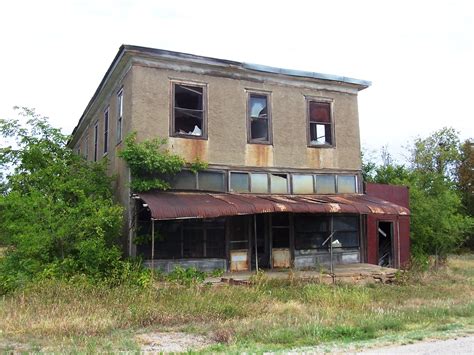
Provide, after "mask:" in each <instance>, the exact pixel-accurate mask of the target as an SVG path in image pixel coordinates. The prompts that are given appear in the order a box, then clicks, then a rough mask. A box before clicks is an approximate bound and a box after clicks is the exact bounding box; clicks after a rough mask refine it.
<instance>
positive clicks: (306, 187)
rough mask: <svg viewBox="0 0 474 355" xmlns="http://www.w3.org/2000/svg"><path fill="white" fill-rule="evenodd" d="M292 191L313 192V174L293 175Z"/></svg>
mask: <svg viewBox="0 0 474 355" xmlns="http://www.w3.org/2000/svg"><path fill="white" fill-rule="evenodd" d="M292 180H293V193H294V194H312V193H314V185H313V175H296V174H295V175H293V177H292Z"/></svg>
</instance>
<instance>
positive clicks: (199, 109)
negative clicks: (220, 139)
mask: <svg viewBox="0 0 474 355" xmlns="http://www.w3.org/2000/svg"><path fill="white" fill-rule="evenodd" d="M172 85H173V89H172V99H173V103H172V113H171V125H170V126H171V135H172V136H180V137H189V138H191V137H195V138H207V131H206V94H207V90H206V85H201V84H182V83H172Z"/></svg>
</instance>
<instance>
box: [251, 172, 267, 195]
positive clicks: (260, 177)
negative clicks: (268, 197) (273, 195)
mask: <svg viewBox="0 0 474 355" xmlns="http://www.w3.org/2000/svg"><path fill="white" fill-rule="evenodd" d="M251 175H252V179H251V184H252V187H251V189H250V191H252V192H256V193H268V175H267V174H251Z"/></svg>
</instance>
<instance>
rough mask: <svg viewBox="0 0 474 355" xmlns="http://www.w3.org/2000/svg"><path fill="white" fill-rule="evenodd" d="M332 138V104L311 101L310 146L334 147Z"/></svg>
mask: <svg viewBox="0 0 474 355" xmlns="http://www.w3.org/2000/svg"><path fill="white" fill-rule="evenodd" d="M332 138H333V137H332V118H331V104H330V103H329V102H317V101H309V144H310V145H332V144H333V139H332Z"/></svg>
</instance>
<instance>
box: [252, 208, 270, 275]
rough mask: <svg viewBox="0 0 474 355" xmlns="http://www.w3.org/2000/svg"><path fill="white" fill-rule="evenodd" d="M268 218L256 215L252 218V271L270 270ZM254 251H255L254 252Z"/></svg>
mask: <svg viewBox="0 0 474 355" xmlns="http://www.w3.org/2000/svg"><path fill="white" fill-rule="evenodd" d="M267 226H268V216H266V215H264V214H257V215H254V216H252V227H253V228H252V236H253V238H252V269H253V270H255V269H256V268H257V263H256V260H258V268H259V269H268V268H270V242H269V238H268V227H267ZM255 249H256V250H255Z"/></svg>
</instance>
